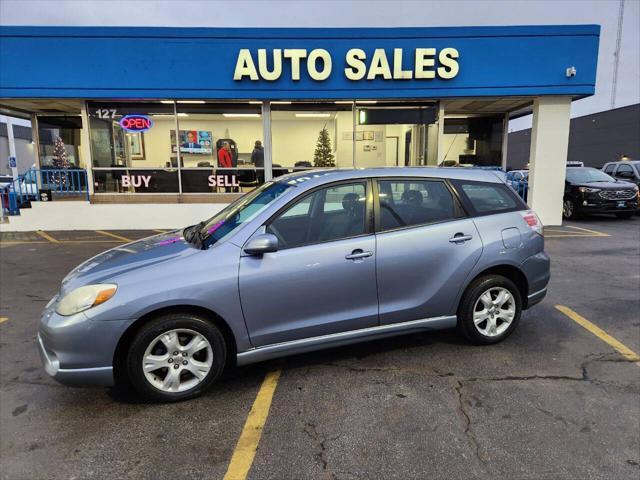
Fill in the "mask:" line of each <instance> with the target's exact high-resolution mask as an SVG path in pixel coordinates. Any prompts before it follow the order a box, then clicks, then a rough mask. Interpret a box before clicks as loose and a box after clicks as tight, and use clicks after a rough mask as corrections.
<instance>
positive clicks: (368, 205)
mask: <svg viewBox="0 0 640 480" xmlns="http://www.w3.org/2000/svg"><path fill="white" fill-rule="evenodd" d="M356 183H358V184H363V183H364V186H365V210H364V217H365V233H362V234H359V235H350V236H348V237H342V238H335V239H331V240H322V241H313V242H307V243H304V244H302V245H296V246H293V247H284V246H283V247H282V248H280V246H278V251H279V252H280V251H284V250H293V249H294V248H303V247H309V246H311V245H322V244H325V243H331V242H340V241H342V240H348V239H351V238H359V237H367V236H370V235H373V234H374V212H373V191H372V190H373V182H372V180H371V178H367V177H359V178H349V179H345V180H338V181H335V182H329V183H323V184H322V185H318V186H316V187H313V188H310V189H309V190H306V191H304V192H303V193H301V194H299V195H297V196H296V197H295V198H292V199H291V200H289V201H288V202H287V203H286V204H284V205H283V206H282V207H280V208H279V209H278V210H277V211H276V212H275V213H274V214H273V215H271V216H270V217H269V218H268V219H267V220H266V221H265V222H263V223H262V225H261V226H260V229H259V230H263V231H265V232H266V230H267V228H268V227H269V225H270V224H271V223H273V222H274V221H275V220H276V219H277V218H279V217H280V215H282V214H283V213H284V212H286V211H287V210H289V209H290V208H291V207H294V206H295V205H296V204H297V203H299V202H301V201H304V200H305V199H306V198H308V197H309V196H311V195H313V194H315V193H316V192H318V191H320V190H325V189H329V188H334V187H339V186H341V185H349V184H356Z"/></svg>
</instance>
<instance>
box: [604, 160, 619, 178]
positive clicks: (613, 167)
mask: <svg viewBox="0 0 640 480" xmlns="http://www.w3.org/2000/svg"><path fill="white" fill-rule="evenodd" d="M617 166H618V165H617V164H615V163H607V164H606V165H605V166H604V167H603V168H602V171H603V172H604V173H606V174H607V175H612V176H613V175H615V173H616V170H617ZM609 167H611V171H610V172H607V168H609Z"/></svg>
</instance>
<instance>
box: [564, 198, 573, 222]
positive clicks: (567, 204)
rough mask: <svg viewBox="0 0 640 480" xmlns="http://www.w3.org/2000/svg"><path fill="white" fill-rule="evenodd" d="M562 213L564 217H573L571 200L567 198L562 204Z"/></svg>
mask: <svg viewBox="0 0 640 480" xmlns="http://www.w3.org/2000/svg"><path fill="white" fill-rule="evenodd" d="M562 215H563V216H564V218H571V217H572V216H573V202H572V201H571V200H565V201H564V203H563V204H562Z"/></svg>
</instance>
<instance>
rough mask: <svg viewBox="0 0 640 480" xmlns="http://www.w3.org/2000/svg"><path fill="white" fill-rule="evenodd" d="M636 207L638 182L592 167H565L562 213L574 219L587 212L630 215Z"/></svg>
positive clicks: (625, 216) (565, 216)
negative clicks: (611, 175)
mask: <svg viewBox="0 0 640 480" xmlns="http://www.w3.org/2000/svg"><path fill="white" fill-rule="evenodd" d="M637 209H638V186H637V185H635V184H633V183H630V182H622V181H620V180H616V179H615V178H613V177H610V176H609V175H607V174H606V173H604V172H602V171H600V170H597V169H595V168H587V167H583V168H575V167H572V168H567V176H566V181H565V187H564V201H563V205H562V216H563V217H564V218H565V219H575V218H577V217H579V216H580V215H583V214H589V213H613V214H615V215H616V216H617V217H619V218H630V217H631V216H632V215H633V214H634V213H635V212H636V211H637Z"/></svg>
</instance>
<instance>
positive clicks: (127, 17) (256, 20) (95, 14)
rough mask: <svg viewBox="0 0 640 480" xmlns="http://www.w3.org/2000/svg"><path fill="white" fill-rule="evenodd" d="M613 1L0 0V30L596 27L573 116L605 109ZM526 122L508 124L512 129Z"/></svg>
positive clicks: (637, 59)
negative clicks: (591, 74)
mask: <svg viewBox="0 0 640 480" xmlns="http://www.w3.org/2000/svg"><path fill="white" fill-rule="evenodd" d="M619 6H620V1H619V0H492V1H483V0H449V1H426V0H423V1H418V0H409V1H407V0H396V1H389V0H387V1H381V0H360V1H357V0H356V1H354V0H352V1H342V0H333V1H332V0H324V1H313V0H290V1H286V0H275V1H274V0H249V1H247V0H235V1H214V0H130V1H123V0H0V24H2V25H47V26H54V25H59V26H62V25H66V26H69V25H73V26H83V25H84V26H87V25H94V26H95V25H100V26H170V27H196V26H198V27H367V26H376V27H429V26H460V25H544V24H589V23H591V24H594V23H595V24H598V25H601V27H602V32H601V37H600V53H599V58H598V75H597V84H596V95H594V96H593V97H589V98H586V99H583V100H579V101H577V102H574V104H573V108H572V115H573V116H580V115H586V114H589V113H593V112H597V111H601V110H607V109H609V108H610V102H611V92H612V77H613V65H614V60H615V55H614V52H615V47H616V37H617V30H618V14H619ZM623 18H624V22H623V29H622V43H621V52H620V63H619V71H618V88H617V94H616V102H615V107H621V106H624V105H631V104H634V103H639V102H640V0H625V1H624V17H623ZM528 122H529V123H530V120H529V121H528V120H527V119H521V120H518V121H516V122H512V127H511V128H512V129H520V128H524V127H526V126H527V123H528Z"/></svg>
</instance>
